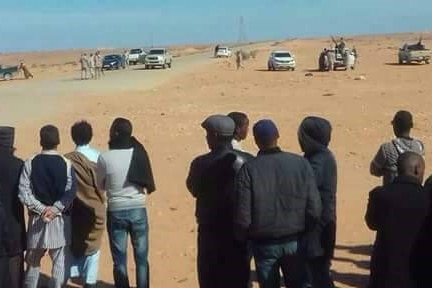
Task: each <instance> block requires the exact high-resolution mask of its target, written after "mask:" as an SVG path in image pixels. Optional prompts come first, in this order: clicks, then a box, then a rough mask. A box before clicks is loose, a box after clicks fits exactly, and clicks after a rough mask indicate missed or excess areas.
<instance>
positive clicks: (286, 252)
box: [252, 240, 305, 288]
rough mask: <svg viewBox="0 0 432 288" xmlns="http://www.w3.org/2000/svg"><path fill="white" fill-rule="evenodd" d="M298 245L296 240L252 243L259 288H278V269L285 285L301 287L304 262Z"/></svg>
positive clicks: (290, 287) (292, 287) (291, 287)
mask: <svg viewBox="0 0 432 288" xmlns="http://www.w3.org/2000/svg"><path fill="white" fill-rule="evenodd" d="M298 246H299V245H298V241H297V240H294V241H292V240H286V241H260V242H253V243H252V249H253V252H254V258H255V265H256V270H257V276H258V282H259V284H260V288H279V287H280V280H281V279H280V274H279V273H280V272H279V271H280V270H282V273H283V277H284V282H285V286H286V287H289V288H301V287H302V285H303V281H302V278H303V277H304V274H305V262H304V260H303V259H304V258H303V257H302V255H301V253H299V252H300V251H299V247H298Z"/></svg>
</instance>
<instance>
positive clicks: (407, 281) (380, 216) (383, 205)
mask: <svg viewBox="0 0 432 288" xmlns="http://www.w3.org/2000/svg"><path fill="white" fill-rule="evenodd" d="M397 166H398V175H399V176H398V177H396V179H395V180H394V181H393V183H390V184H387V185H386V186H384V187H377V188H375V189H373V190H372V191H371V192H370V194H369V203H368V209H367V212H366V217H365V218H366V223H367V225H368V227H369V228H370V229H371V230H374V231H377V234H376V239H375V245H374V249H373V252H372V258H371V271H370V281H369V288H414V287H417V286H416V285H415V282H414V281H413V279H412V277H411V276H410V269H409V264H410V257H411V254H412V252H413V247H414V243H415V241H416V239H417V237H418V234H419V232H420V230H421V227H422V225H423V223H424V221H425V219H426V216H427V213H428V210H429V201H430V199H429V195H428V194H427V193H425V191H424V189H423V186H422V182H423V175H424V170H425V162H424V160H423V158H422V157H421V156H420V155H419V154H417V153H415V152H406V153H404V154H402V155H401V156H400V157H399V159H398V162H397ZM429 260H430V259H429ZM424 265H428V264H427V263H425V264H424Z"/></svg>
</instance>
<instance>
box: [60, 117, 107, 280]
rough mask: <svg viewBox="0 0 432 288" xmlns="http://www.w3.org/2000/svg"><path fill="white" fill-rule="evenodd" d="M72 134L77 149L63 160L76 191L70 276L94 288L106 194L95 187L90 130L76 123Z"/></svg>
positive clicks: (88, 126)
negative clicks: (68, 165) (67, 163)
mask: <svg viewBox="0 0 432 288" xmlns="http://www.w3.org/2000/svg"><path fill="white" fill-rule="evenodd" d="M71 135H72V140H73V141H74V143H75V144H76V148H75V151H73V152H71V153H68V154H66V155H65V157H66V158H67V159H69V160H70V161H71V162H72V165H73V167H74V169H75V172H76V176H77V188H78V189H77V197H76V198H75V200H74V202H73V206H72V244H71V252H72V255H73V258H74V259H73V261H72V267H71V277H72V278H78V277H80V278H81V279H82V280H83V282H84V285H85V286H84V288H96V282H97V279H98V271H99V258H100V246H101V242H102V236H103V233H104V231H105V218H106V217H105V215H106V209H105V193H104V191H102V190H100V189H99V188H98V187H97V177H96V163H97V161H98V158H99V152H98V151H97V150H95V149H93V148H92V147H90V141H91V139H92V136H93V131H92V127H91V125H90V124H89V123H88V122H86V121H80V122H77V123H75V124H74V125H73V126H72V128H71Z"/></svg>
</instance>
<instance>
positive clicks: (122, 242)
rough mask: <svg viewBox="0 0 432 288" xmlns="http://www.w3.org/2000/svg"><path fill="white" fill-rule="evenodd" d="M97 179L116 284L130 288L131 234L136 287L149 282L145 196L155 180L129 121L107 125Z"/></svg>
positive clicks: (145, 154) (121, 119)
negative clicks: (106, 142)
mask: <svg viewBox="0 0 432 288" xmlns="http://www.w3.org/2000/svg"><path fill="white" fill-rule="evenodd" d="M97 179H98V185H99V188H100V189H101V190H105V191H106V193H107V198H108V199H107V200H108V201H107V202H108V213H107V227H108V236H109V242H110V249H111V255H112V260H113V264H114V267H113V274H114V282H115V286H116V287H121V288H123V287H130V285H129V277H128V268H127V263H128V262H127V254H128V253H127V251H128V249H127V246H128V241H127V240H128V237H129V236H130V238H131V241H132V246H133V252H134V259H135V267H136V268H135V269H136V270H135V273H136V286H137V288H147V287H148V285H149V264H148V249H149V248H148V234H149V225H148V218H147V209H146V199H147V197H148V195H149V194H150V193H153V192H154V191H155V190H156V188H155V183H154V179H153V172H152V168H151V164H150V159H149V156H148V154H147V151H146V149H145V148H144V146H143V145H142V144H141V143H140V142H139V141H138V140H137V139H136V138H135V137H134V136H132V123H131V122H130V121H129V120H128V119H124V118H117V119H115V120H114V122H113V123H112V125H111V128H110V140H109V151H107V152H105V153H102V154H101V156H100V157H99V160H98V164H97Z"/></svg>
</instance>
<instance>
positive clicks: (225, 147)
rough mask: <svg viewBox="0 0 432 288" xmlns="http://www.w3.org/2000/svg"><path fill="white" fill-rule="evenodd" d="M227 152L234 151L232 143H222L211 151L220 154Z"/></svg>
mask: <svg viewBox="0 0 432 288" xmlns="http://www.w3.org/2000/svg"><path fill="white" fill-rule="evenodd" d="M225 150H233V146H232V144H231V143H229V142H228V143H221V144H219V145H217V146H216V147H215V148H213V149H212V150H211V152H220V151H225Z"/></svg>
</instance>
